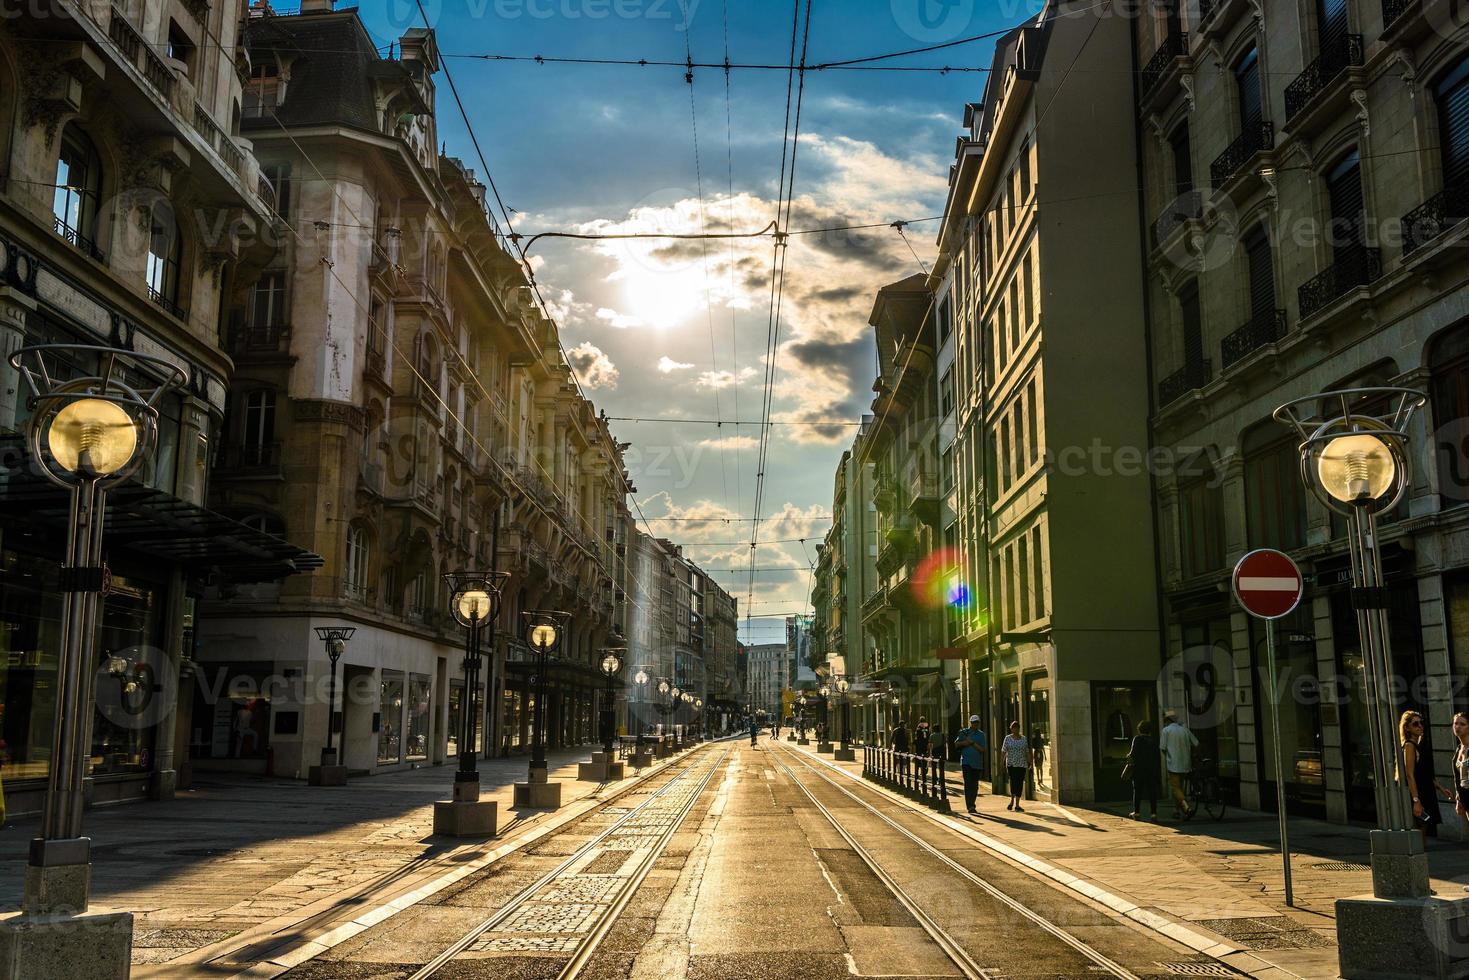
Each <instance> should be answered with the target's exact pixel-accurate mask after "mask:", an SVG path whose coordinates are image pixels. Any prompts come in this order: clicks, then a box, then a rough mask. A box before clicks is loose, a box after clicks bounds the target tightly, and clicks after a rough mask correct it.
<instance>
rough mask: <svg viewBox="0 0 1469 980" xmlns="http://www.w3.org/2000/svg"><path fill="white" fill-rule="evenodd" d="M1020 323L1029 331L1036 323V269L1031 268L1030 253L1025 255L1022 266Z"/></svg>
mask: <svg viewBox="0 0 1469 980" xmlns="http://www.w3.org/2000/svg"><path fill="white" fill-rule="evenodd" d="M1020 280H1021V285H1020V309H1021V316H1020V323H1021V327H1022V328H1023V329H1025V330H1029V329H1030V327H1031V325H1032V324H1033V323H1035V269H1034V268H1033V267H1032V266H1031V257H1030V253H1029V252H1026V253H1025V261H1024V262H1022V263H1021V264H1020Z"/></svg>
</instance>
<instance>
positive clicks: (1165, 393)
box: [1158, 357, 1214, 407]
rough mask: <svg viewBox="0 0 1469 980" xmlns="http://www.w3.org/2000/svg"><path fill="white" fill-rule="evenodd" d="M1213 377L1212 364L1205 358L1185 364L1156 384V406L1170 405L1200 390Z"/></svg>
mask: <svg viewBox="0 0 1469 980" xmlns="http://www.w3.org/2000/svg"><path fill="white" fill-rule="evenodd" d="M1213 376H1214V364H1213V362H1212V361H1210V360H1209V358H1207V357H1201V358H1199V359H1198V360H1197V361H1193V362H1191V363H1189V364H1185V365H1184V366H1183V367H1181V368H1179V369H1178V370H1177V371H1174V372H1173V373H1172V374H1170V375H1169V376H1168V377H1166V378H1164V379H1163V380H1162V381H1160V382H1158V405H1159V406H1160V407H1161V406H1164V405H1169V404H1172V403H1173V402H1176V401H1178V399H1179V398H1182V397H1183V396H1184V395H1185V394H1187V393H1188V392H1190V391H1193V390H1194V389H1196V388H1202V387H1204V385H1206V384H1208V383H1209V379H1210V378H1212V377H1213Z"/></svg>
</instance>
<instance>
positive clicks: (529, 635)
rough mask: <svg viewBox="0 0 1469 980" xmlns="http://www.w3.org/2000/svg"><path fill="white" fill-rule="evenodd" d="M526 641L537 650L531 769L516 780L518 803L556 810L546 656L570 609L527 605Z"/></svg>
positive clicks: (558, 802) (557, 641) (557, 643)
mask: <svg viewBox="0 0 1469 980" xmlns="http://www.w3.org/2000/svg"><path fill="white" fill-rule="evenodd" d="M521 615H522V616H523V617H524V619H525V624H524V625H525V641H526V643H528V644H529V645H530V648H531V649H532V650H534V651H535V653H536V676H535V698H536V707H535V712H534V715H533V717H532V719H531V720H532V724H533V725H534V728H533V729H532V732H531V757H530V767H529V768H530V771H529V773H528V776H527V779H526V782H524V783H516V784H515V805H516V806H517V807H529V808H534V809H550V810H554V809H556V808H557V807H559V806H560V805H561V784H560V783H553V782H550V781H549V780H548V779H547V778H546V733H545V729H546V670H547V658H548V657H549V656H550V655H551V652H552V651H554V650H555V649H556V648H557V647H559V646H560V645H561V638H562V636H563V635H564V634H565V632H566V621H567V620H568V619H570V618H571V615H570V613H564V612H560V611H557V610H554V609H528V610H526V611H525V612H523V613H522V614H521Z"/></svg>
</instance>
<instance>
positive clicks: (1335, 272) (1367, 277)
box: [1298, 247, 1382, 320]
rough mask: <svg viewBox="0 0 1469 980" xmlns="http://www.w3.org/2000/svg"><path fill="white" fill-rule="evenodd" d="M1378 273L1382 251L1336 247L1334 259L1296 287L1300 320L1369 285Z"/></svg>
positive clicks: (1379, 271) (1380, 270) (1377, 276)
mask: <svg viewBox="0 0 1469 980" xmlns="http://www.w3.org/2000/svg"><path fill="white" fill-rule="evenodd" d="M1381 275H1382V250H1381V249H1377V248H1360V247H1358V248H1349V249H1339V250H1338V251H1337V255H1336V261H1334V262H1332V263H1331V265H1329V266H1327V267H1326V268H1325V269H1323V270H1322V271H1321V273H1320V274H1319V275H1317V276H1316V277H1315V278H1313V279H1311V280H1309V281H1307V282H1305V283H1302V284H1301V287H1300V289H1299V290H1298V298H1299V300H1300V304H1301V319H1302V320H1305V319H1307V318H1308V317H1311V316H1314V315H1316V314H1317V313H1319V312H1321V311H1322V310H1323V309H1325V308H1326V307H1328V306H1330V305H1331V304H1332V303H1334V302H1336V301H1337V300H1339V299H1341V298H1342V297H1343V296H1345V295H1346V294H1347V293H1349V292H1351V291H1352V290H1354V289H1360V288H1362V287H1364V286H1370V285H1371V284H1372V283H1374V282H1376V281H1377V279H1378V278H1379V277H1380V276H1381Z"/></svg>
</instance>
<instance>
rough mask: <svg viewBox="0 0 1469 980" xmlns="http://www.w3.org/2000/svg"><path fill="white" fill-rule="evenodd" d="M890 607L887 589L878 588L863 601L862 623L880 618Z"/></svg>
mask: <svg viewBox="0 0 1469 980" xmlns="http://www.w3.org/2000/svg"><path fill="white" fill-rule="evenodd" d="M887 607H888V593H887V589H885V588H883V587H882V586H880V585H879V586H877V587H876V588H875V589H873V590H872V594H871V595H869V596H868V597H867V598H865V599H863V600H862V621H863V622H868V621H870V620H872V619H873V618H874V617H876V616H880V615H881V614H882V613H883V612H884V611H885V610H886V609H887Z"/></svg>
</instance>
